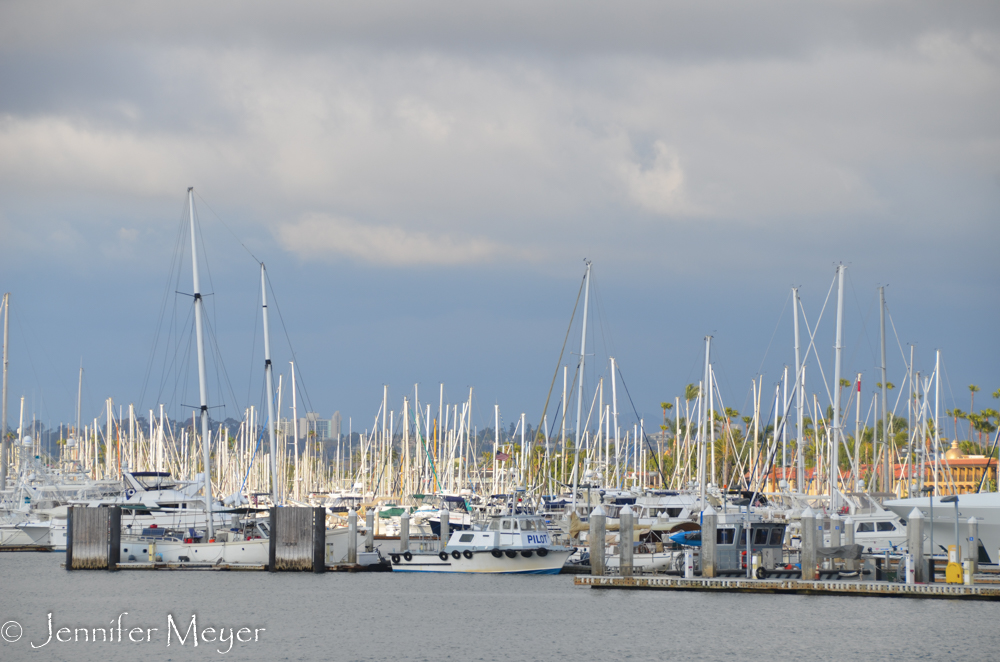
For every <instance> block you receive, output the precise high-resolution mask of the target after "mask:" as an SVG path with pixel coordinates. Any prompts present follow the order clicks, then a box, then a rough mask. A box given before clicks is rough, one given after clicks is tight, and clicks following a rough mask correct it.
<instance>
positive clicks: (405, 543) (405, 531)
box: [399, 510, 410, 554]
mask: <svg viewBox="0 0 1000 662" xmlns="http://www.w3.org/2000/svg"><path fill="white" fill-rule="evenodd" d="M408 551H410V513H409V512H408V511H405V510H404V511H403V514H402V515H400V516H399V553H400V554H405V553H406V552H408Z"/></svg>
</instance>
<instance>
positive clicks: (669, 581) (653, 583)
mask: <svg viewBox="0 0 1000 662" xmlns="http://www.w3.org/2000/svg"><path fill="white" fill-rule="evenodd" d="M574 583H575V584H576V585H577V586H589V587H591V588H624V589H638V590H653V591H717V592H723V593H772V594H785V595H850V596H871V597H884V598H925V599H926V598H929V599H944V600H995V601H1000V585H997V584H989V585H985V586H977V585H973V586H966V585H964V584H899V583H891V582H862V581H842V580H841V581H802V580H800V579H742V578H733V577H721V578H713V579H700V578H698V579H681V578H678V577H656V576H647V577H589V576H582V575H577V577H576V578H575V580H574Z"/></svg>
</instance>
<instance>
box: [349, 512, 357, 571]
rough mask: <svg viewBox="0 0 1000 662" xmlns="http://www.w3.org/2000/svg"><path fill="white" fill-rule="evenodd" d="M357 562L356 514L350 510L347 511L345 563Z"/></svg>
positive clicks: (353, 563)
mask: <svg viewBox="0 0 1000 662" xmlns="http://www.w3.org/2000/svg"><path fill="white" fill-rule="evenodd" d="M357 562H358V513H357V511H356V510H354V509H353V508H351V509H350V510H348V511H347V563H348V564H350V565H355V564H357Z"/></svg>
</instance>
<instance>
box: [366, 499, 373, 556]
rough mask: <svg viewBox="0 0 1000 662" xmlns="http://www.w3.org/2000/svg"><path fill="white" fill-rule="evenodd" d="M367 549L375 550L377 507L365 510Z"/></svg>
mask: <svg viewBox="0 0 1000 662" xmlns="http://www.w3.org/2000/svg"><path fill="white" fill-rule="evenodd" d="M365 551H366V552H374V551H375V509H374V508H368V509H367V510H365Z"/></svg>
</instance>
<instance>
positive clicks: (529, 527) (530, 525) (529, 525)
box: [521, 519, 535, 531]
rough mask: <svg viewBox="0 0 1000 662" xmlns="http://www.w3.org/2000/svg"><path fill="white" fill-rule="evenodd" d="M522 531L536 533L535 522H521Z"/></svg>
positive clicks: (528, 520)
mask: <svg viewBox="0 0 1000 662" xmlns="http://www.w3.org/2000/svg"><path fill="white" fill-rule="evenodd" d="M521 530H522V531H534V530H535V522H534V521H532V520H530V519H523V520H521Z"/></svg>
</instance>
